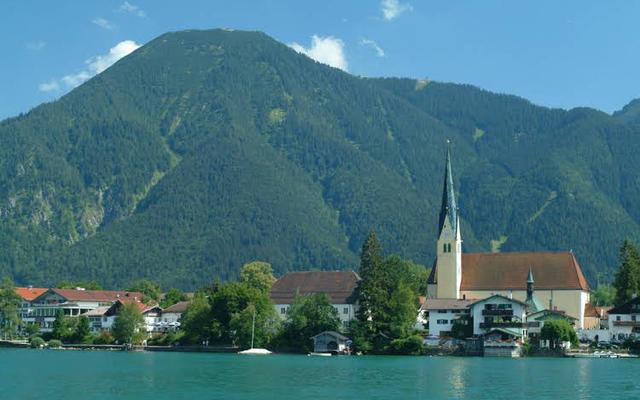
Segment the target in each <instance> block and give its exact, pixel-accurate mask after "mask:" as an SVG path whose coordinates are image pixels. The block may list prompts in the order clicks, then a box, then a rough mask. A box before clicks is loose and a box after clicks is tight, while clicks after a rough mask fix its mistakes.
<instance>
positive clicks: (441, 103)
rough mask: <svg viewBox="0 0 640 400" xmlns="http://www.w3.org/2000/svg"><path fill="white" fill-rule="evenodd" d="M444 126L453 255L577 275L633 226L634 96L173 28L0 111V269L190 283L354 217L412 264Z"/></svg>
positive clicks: (423, 245) (266, 256)
mask: <svg viewBox="0 0 640 400" xmlns="http://www.w3.org/2000/svg"><path fill="white" fill-rule="evenodd" d="M425 73H428V71H425ZM447 139H450V140H451V142H452V145H451V146H452V157H453V169H454V179H455V182H456V189H457V191H458V193H459V206H460V215H461V216H462V219H463V221H462V223H463V226H462V229H463V231H462V232H463V239H464V240H465V242H464V247H465V251H489V250H492V249H493V250H499V251H514V250H543V249H545V250H569V249H573V250H574V252H576V254H577V257H578V260H579V261H580V262H581V264H582V266H583V269H584V270H585V272H586V274H587V276H588V278H589V279H590V282H591V283H592V284H595V283H596V282H600V281H603V282H609V281H611V280H612V278H613V277H612V271H613V268H614V266H615V265H616V256H617V252H618V247H619V243H621V242H622V240H623V239H625V238H630V239H632V240H634V241H635V242H638V241H640V207H638V200H639V199H640V177H639V176H638V174H637V171H640V159H639V158H638V156H637V154H640V103H638V101H635V102H632V103H630V104H629V105H628V106H627V107H625V109H623V110H621V111H620V112H618V113H615V114H614V115H613V116H610V115H608V114H605V113H603V112H600V111H597V110H593V109H586V108H580V109H573V110H569V111H565V110H558V109H548V108H545V107H539V106H536V105H533V104H531V103H530V102H528V101H526V100H523V99H521V98H518V97H514V96H508V95H502V94H494V93H490V92H487V91H484V90H481V89H478V88H476V87H473V86H468V85H456V84H445V83H438V82H431V81H428V80H417V81H416V80H412V79H370V78H359V77H355V76H352V75H349V74H347V73H345V72H343V71H340V70H338V69H334V68H331V67H328V66H326V65H323V64H319V63H316V62H314V61H313V60H311V59H309V58H307V57H306V56H303V55H301V54H298V53H296V52H295V51H293V50H292V49H290V48H289V47H287V46H286V45H283V44H281V43H278V42H276V41H275V40H273V39H271V38H270V37H268V36H267V35H265V34H262V33H257V32H242V31H233V32H230V31H225V30H210V31H183V32H176V33H168V34H165V35H162V36H160V37H158V38H157V39H155V40H153V41H151V42H150V43H148V44H147V45H145V46H143V47H142V48H140V49H138V50H137V51H135V52H134V53H132V54H131V55H129V56H127V57H125V58H124V59H122V60H120V61H119V62H117V63H116V64H115V65H114V66H112V67H111V68H109V69H108V70H106V71H105V72H103V73H101V74H100V75H98V76H96V77H94V78H93V79H91V80H89V81H88V82H86V83H85V84H83V85H82V86H80V87H78V88H77V89H75V90H73V91H72V92H70V93H69V94H67V95H65V96H63V97H62V98H61V99H59V100H57V101H55V102H52V103H48V104H44V105H41V106H39V107H36V108H35V109H33V110H32V111H30V112H29V113H27V114H24V115H20V116H18V117H15V118H9V119H7V120H4V121H2V122H0V248H1V249H2V251H0V275H2V274H7V275H10V276H12V277H13V278H14V280H16V282H17V283H18V284H34V285H50V284H55V283H57V282H59V281H60V280H63V279H71V280H97V281H99V282H101V283H102V284H103V286H105V287H107V288H110V287H116V286H120V287H125V286H126V285H128V284H129V283H131V282H133V281H134V280H137V279H140V278H152V279H154V280H157V281H158V282H159V283H161V284H162V285H163V286H166V287H174V286H175V287H180V288H183V289H191V288H194V287H200V286H202V284H203V283H204V282H210V281H211V280H212V279H218V278H219V279H221V280H226V279H229V278H234V277H237V275H238V272H239V269H240V266H242V265H243V264H244V263H246V262H248V261H251V260H256V259H260V260H265V261H268V262H270V263H271V264H272V265H273V267H274V270H275V272H276V273H278V274H279V273H282V272H285V271H288V270H301V269H331V270H333V269H342V268H355V267H356V266H357V263H358V257H357V254H358V252H359V250H360V249H359V247H360V244H361V243H362V242H363V240H364V238H365V236H366V234H367V232H368V231H369V230H370V229H376V231H377V232H378V234H379V236H380V240H381V241H382V242H384V243H385V244H386V245H385V247H386V249H387V250H388V251H389V252H390V253H396V254H399V255H401V256H402V257H405V258H410V259H412V260H414V261H416V262H418V263H421V264H425V265H430V264H431V262H432V260H433V258H434V253H435V240H436V238H435V235H436V221H437V217H438V205H439V201H438V199H439V197H440V194H441V193H440V191H441V185H442V176H443V170H444V154H445V146H446V144H445V143H446V140H447Z"/></svg>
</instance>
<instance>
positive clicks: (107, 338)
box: [93, 331, 114, 344]
mask: <svg viewBox="0 0 640 400" xmlns="http://www.w3.org/2000/svg"><path fill="white" fill-rule="evenodd" d="M113 342H114V339H113V335H111V332H108V331H103V332H100V335H98V336H96V337H94V338H93V344H113Z"/></svg>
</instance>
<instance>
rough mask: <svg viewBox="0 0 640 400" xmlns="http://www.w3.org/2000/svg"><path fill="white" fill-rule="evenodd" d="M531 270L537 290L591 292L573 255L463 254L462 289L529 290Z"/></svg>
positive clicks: (551, 253) (540, 253) (541, 253)
mask: <svg viewBox="0 0 640 400" xmlns="http://www.w3.org/2000/svg"><path fill="white" fill-rule="evenodd" d="M529 268H531V270H532V272H533V278H534V280H535V289H541V290H550V289H573V290H584V291H588V290H590V289H589V284H588V283H587V280H586V278H585V277H584V274H583V273H582V269H581V268H580V265H579V264H578V261H577V260H576V258H575V256H574V255H573V253H571V252H558V253H553V252H537V253H467V254H462V284H461V285H460V286H461V288H460V289H461V290H509V289H514V290H526V288H527V275H528V273H529Z"/></svg>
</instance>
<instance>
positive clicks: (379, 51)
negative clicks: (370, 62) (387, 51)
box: [360, 38, 384, 57]
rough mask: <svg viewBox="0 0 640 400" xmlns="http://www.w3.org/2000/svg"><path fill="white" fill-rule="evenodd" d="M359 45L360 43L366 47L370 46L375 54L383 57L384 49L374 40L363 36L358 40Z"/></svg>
mask: <svg viewBox="0 0 640 400" xmlns="http://www.w3.org/2000/svg"><path fill="white" fill-rule="evenodd" d="M360 45H361V46H367V47H370V48H372V49H373V50H375V52H376V55H377V56H378V57H384V49H383V48H382V47H380V46H378V43H376V42H375V41H374V40H371V39H366V38H365V39H362V40H361V41H360Z"/></svg>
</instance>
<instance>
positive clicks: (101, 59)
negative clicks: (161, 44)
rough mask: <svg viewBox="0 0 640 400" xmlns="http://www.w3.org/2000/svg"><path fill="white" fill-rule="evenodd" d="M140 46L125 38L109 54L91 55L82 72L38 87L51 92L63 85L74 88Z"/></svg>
mask: <svg viewBox="0 0 640 400" xmlns="http://www.w3.org/2000/svg"><path fill="white" fill-rule="evenodd" d="M138 47H140V45H139V44H137V43H136V42H134V41H133V40H124V41H122V42H120V43H118V44H116V45H115V46H113V47H112V48H111V49H109V52H108V53H107V54H102V55H98V56H95V57H91V58H90V59H88V60H87V61H85V62H84V63H85V65H86V67H85V68H84V69H83V70H81V71H80V72H77V73H75V74H69V75H65V76H63V77H62V78H60V79H58V80H56V79H54V80H51V81H50V82H46V83H41V84H40V85H39V86H38V89H40V90H41V91H43V92H50V91H54V90H60V88H61V86H62V85H64V86H65V87H66V88H67V89H73V88H75V87H76V86H80V85H81V84H82V83H83V82H84V81H86V80H88V79H90V78H91V77H92V76H94V75H97V74H99V73H101V72H102V71H104V70H106V69H107V68H109V67H110V66H112V65H113V64H114V63H115V62H116V61H118V60H119V59H121V58H122V57H124V56H126V55H128V54H130V53H132V52H133V51H134V50H136V49H137V48H138Z"/></svg>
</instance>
